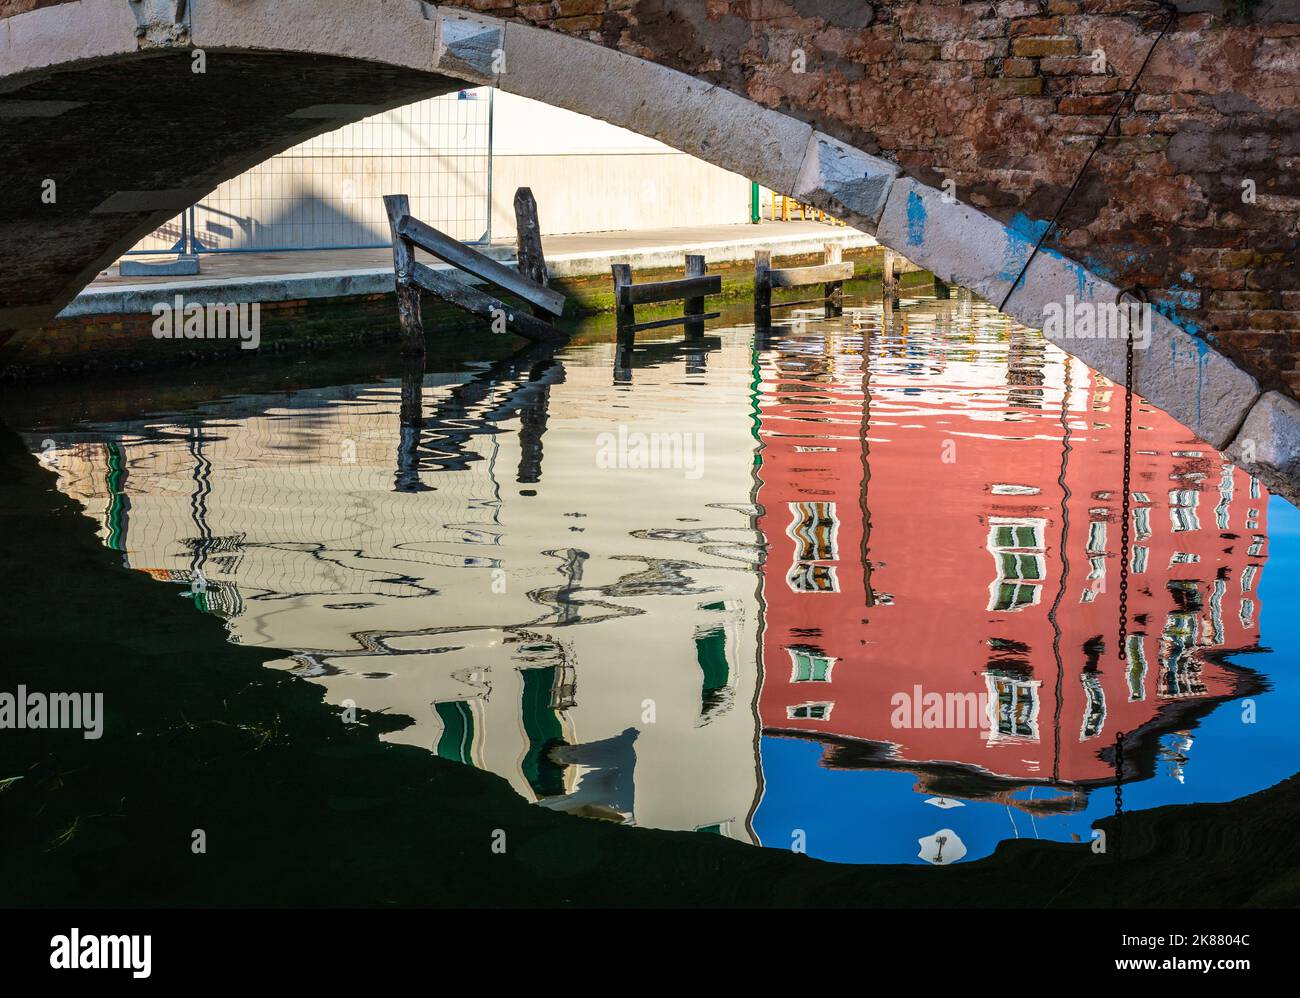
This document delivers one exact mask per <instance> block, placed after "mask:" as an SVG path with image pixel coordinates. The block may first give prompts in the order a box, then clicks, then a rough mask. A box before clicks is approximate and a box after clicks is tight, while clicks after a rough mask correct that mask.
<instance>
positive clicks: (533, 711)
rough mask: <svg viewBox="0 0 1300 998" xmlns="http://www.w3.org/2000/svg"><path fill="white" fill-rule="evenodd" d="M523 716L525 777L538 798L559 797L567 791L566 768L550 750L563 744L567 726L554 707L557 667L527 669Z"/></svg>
mask: <svg viewBox="0 0 1300 998" xmlns="http://www.w3.org/2000/svg"><path fill="white" fill-rule="evenodd" d="M523 677H524V693H523V704H522V708H523V718H524V733H525V734H526V735H527V736H528V752H527V754H526V755H525V756H524V763H523V770H524V779H526V780H527V781H528V785H529V786H530V787H532V788H533V793H535V794H537V796H538V797H558V796H559V795H561V794H563V793H564V768H563V767H562V766H558V765H556V764H555V763H554V762H552V761H551V758H550V752H551V749H553V748H555V747H556V746H558V745H564V744H565V741H564V729H563V728H562V727H561V725H560V718H559V715H558V714H557V713H556V711H555V709H554V708H553V707H552V706H551V690H552V688H553V687H554V686H555V678H556V670H555V666H551V667H550V668H546V669H524V670H523Z"/></svg>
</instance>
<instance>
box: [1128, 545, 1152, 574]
mask: <svg viewBox="0 0 1300 998" xmlns="http://www.w3.org/2000/svg"><path fill="white" fill-rule="evenodd" d="M1150 557H1151V549H1150V548H1142V547H1135V548H1134V549H1133V568H1132V571H1133V573H1134V574H1135V575H1136V574H1138V573H1139V572H1145V571H1146V570H1147V559H1149V558H1150Z"/></svg>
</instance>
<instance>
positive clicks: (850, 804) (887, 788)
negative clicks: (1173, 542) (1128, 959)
mask: <svg viewBox="0 0 1300 998" xmlns="http://www.w3.org/2000/svg"><path fill="white" fill-rule="evenodd" d="M1268 537H1269V548H1268V552H1269V554H1268V570H1267V571H1265V572H1263V573H1262V575H1261V578H1260V587H1259V601H1260V605H1261V606H1262V607H1263V610H1262V613H1261V618H1260V646H1261V647H1262V648H1266V649H1269V651H1267V652H1260V653H1257V654H1250V655H1242V656H1238V657H1237V658H1236V659H1235V660H1233V661H1235V662H1236V663H1237V664H1240V665H1245V666H1247V667H1249V668H1252V669H1254V670H1256V671H1258V672H1260V673H1262V674H1263V675H1264V676H1265V677H1266V682H1267V683H1268V685H1269V689H1268V690H1267V692H1264V693H1262V694H1260V695H1258V696H1256V697H1255V698H1254V701H1255V705H1256V717H1255V723H1254V724H1244V723H1242V714H1243V701H1230V702H1228V703H1225V704H1222V705H1220V706H1219V707H1218V708H1217V709H1216V710H1214V711H1213V712H1212V713H1211V714H1210V715H1209V716H1208V717H1206V718H1204V719H1202V720H1201V721H1200V722H1199V724H1197V726H1195V727H1193V728H1191V729H1190V731H1191V735H1192V738H1193V744H1192V747H1191V749H1190V751H1187V752H1186V753H1185V755H1186V759H1187V761H1186V762H1185V763H1183V782H1179V781H1178V780H1177V779H1176V778H1175V777H1174V775H1173V772H1172V765H1171V762H1170V761H1168V760H1166V759H1164V758H1161V759H1160V760H1158V761H1157V764H1156V771H1155V775H1154V776H1153V777H1152V778H1151V779H1148V780H1139V781H1135V782H1132V783H1127V784H1125V786H1124V810H1125V811H1126V812H1128V811H1136V810H1142V809H1145V808H1152V807H1160V806H1162V805H1166V804H1192V803H1204V802H1218V801H1229V800H1235V799H1237V798H1239V797H1243V796H1245V795H1247V794H1250V793H1254V792H1256V791H1258V790H1263V789H1265V788H1267V787H1271V786H1273V785H1274V784H1276V783H1278V782H1280V781H1282V780H1284V779H1286V778H1287V777H1289V776H1291V775H1292V774H1293V773H1295V771H1296V768H1297V765H1298V763H1297V759H1296V751H1295V727H1294V726H1295V719H1296V718H1297V717H1300V680H1298V678H1297V676H1296V675H1295V665H1294V664H1295V661H1296V656H1297V652H1300V640H1297V634H1296V628H1295V624H1294V620H1293V618H1292V615H1291V614H1289V613H1287V612H1286V610H1285V608H1287V607H1294V606H1298V605H1300V510H1297V509H1296V508H1295V507H1294V506H1292V505H1291V504H1290V503H1288V502H1287V501H1286V500H1285V499H1282V498H1279V497H1277V496H1271V497H1270V498H1269V507H1268ZM1270 611H1271V612H1270ZM1180 737H1181V736H1179V735H1178V734H1174V733H1170V734H1165V735H1162V736H1161V739H1160V744H1161V746H1162V748H1164V749H1166V750H1172V749H1174V748H1175V743H1176V742H1177V741H1179V740H1180ZM760 751H761V754H762V761H763V777H764V792H763V801H762V803H761V804H760V805H759V808H758V811H757V813H756V814H755V816H754V831H755V832H756V833H757V834H758V837H759V839H760V840H761V841H762V843H763V845H765V846H771V847H774V848H788V847H789V846H790V843H791V832H792V830H793V829H802V830H803V831H804V833H805V835H806V840H807V851H808V853H809V854H810V855H812V856H816V857H817V858H819V859H826V860H832V861H835V862H841V863H897V862H916V863H920V862H922V861H921V860H920V859H918V858H917V855H916V854H917V852H918V851H919V847H918V845H917V840H918V839H921V838H922V837H924V836H927V835H932V834H933V833H934V832H936V831H937V830H939V829H941V828H951V829H952V830H953V831H955V832H956V833H957V834H958V836H960V838H961V840H962V842H963V843H964V844H965V846H966V848H967V850H968V852H967V854H966V856H965V859H966V860H972V859H978V858H980V857H981V856H987V855H988V854H989V853H991V852H992V851H993V850H994V849H995V848H996V847H997V844H998V843H999V842H1001V841H1002V840H1004V839H1008V838H1016V837H1020V838H1034V837H1036V836H1037V837H1040V838H1044V839H1055V840H1058V841H1070V839H1071V837H1072V836H1073V835H1077V836H1079V838H1080V840H1081V841H1083V842H1087V841H1088V840H1089V836H1090V834H1091V826H1092V823H1093V822H1094V821H1095V820H1097V819H1098V818H1103V817H1105V816H1107V815H1110V814H1113V813H1114V806H1115V796H1114V788H1113V787H1110V786H1104V787H1098V788H1096V789H1094V790H1093V791H1092V792H1091V794H1090V795H1089V798H1088V806H1087V807H1086V808H1085V809H1083V810H1081V811H1079V812H1077V813H1074V814H1068V815H1041V814H1039V815H1032V816H1031V815H1029V814H1027V813H1025V812H1024V811H1021V810H1019V809H1018V808H1014V807H1008V806H1006V805H1004V804H1001V803H993V802H987V801H986V802H978V801H970V800H966V801H964V802H963V803H964V804H965V806H964V807H955V808H947V809H940V808H937V807H934V806H933V805H930V804H927V803H925V801H926V800H927V799H928V798H929V797H931V796H932V795H931V794H928V793H917V792H916V791H915V790H914V789H913V788H914V787H915V785H916V777H915V776H914V775H913V774H911V773H906V772H864V771H853V770H830V769H826V768H824V767H823V766H822V763H821V758H822V751H823V750H822V747H821V746H820V745H818V744H817V743H816V742H812V741H804V740H800V739H793V738H776V737H771V736H764V737H763V739H762V743H761V749H760ZM1033 793H1034V794H1035V795H1036V796H1038V797H1044V796H1051V795H1053V794H1055V791H1053V790H1051V789H1050V788H1040V789H1038V790H1036V791H1034V792H1033ZM1029 795H1030V792H1029V791H1023V792H1021V794H1020V795H1019V796H1022V797H1027V796H1029Z"/></svg>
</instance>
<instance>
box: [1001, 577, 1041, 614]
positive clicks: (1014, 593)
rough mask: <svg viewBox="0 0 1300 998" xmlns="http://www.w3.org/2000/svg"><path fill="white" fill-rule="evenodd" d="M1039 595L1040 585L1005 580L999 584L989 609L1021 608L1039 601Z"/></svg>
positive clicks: (1009, 609) (1008, 609)
mask: <svg viewBox="0 0 1300 998" xmlns="http://www.w3.org/2000/svg"><path fill="white" fill-rule="evenodd" d="M1038 596H1039V587H1038V586H1023V585H1017V584H1015V583H1011V582H1003V583H1000V584H998V587H997V592H996V593H995V594H994V596H993V603H992V605H991V606H990V607H989V609H990V610H1001V611H1011V610H1021V609H1024V608H1025V607H1027V606H1033V605H1034V604H1035V603H1037V602H1038Z"/></svg>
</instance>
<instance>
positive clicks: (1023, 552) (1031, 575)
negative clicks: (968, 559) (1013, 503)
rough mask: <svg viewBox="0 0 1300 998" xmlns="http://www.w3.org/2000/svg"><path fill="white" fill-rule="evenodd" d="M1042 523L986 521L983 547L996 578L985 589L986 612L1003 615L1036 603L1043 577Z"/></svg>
mask: <svg viewBox="0 0 1300 998" xmlns="http://www.w3.org/2000/svg"><path fill="white" fill-rule="evenodd" d="M1043 527H1044V521H1043V520H1009V519H1003V518H1001V517H994V518H993V519H992V520H990V521H989V536H988V542H987V546H988V549H989V551H990V553H992V555H993V561H994V564H995V566H996V569H997V575H996V577H995V578H994V580H993V582H992V584H990V586H989V606H988V608H989V609H990V610H994V611H998V612H1002V613H1007V612H1013V611H1016V610H1020V609H1022V608H1024V607H1026V606H1032V605H1033V604H1035V603H1037V602H1038V601H1039V598H1040V596H1041V595H1042V589H1041V586H1040V585H1039V584H1040V583H1041V582H1042V581H1043V579H1044V577H1045V576H1046V574H1047V565H1046V557H1045V548H1044V543H1043Z"/></svg>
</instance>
